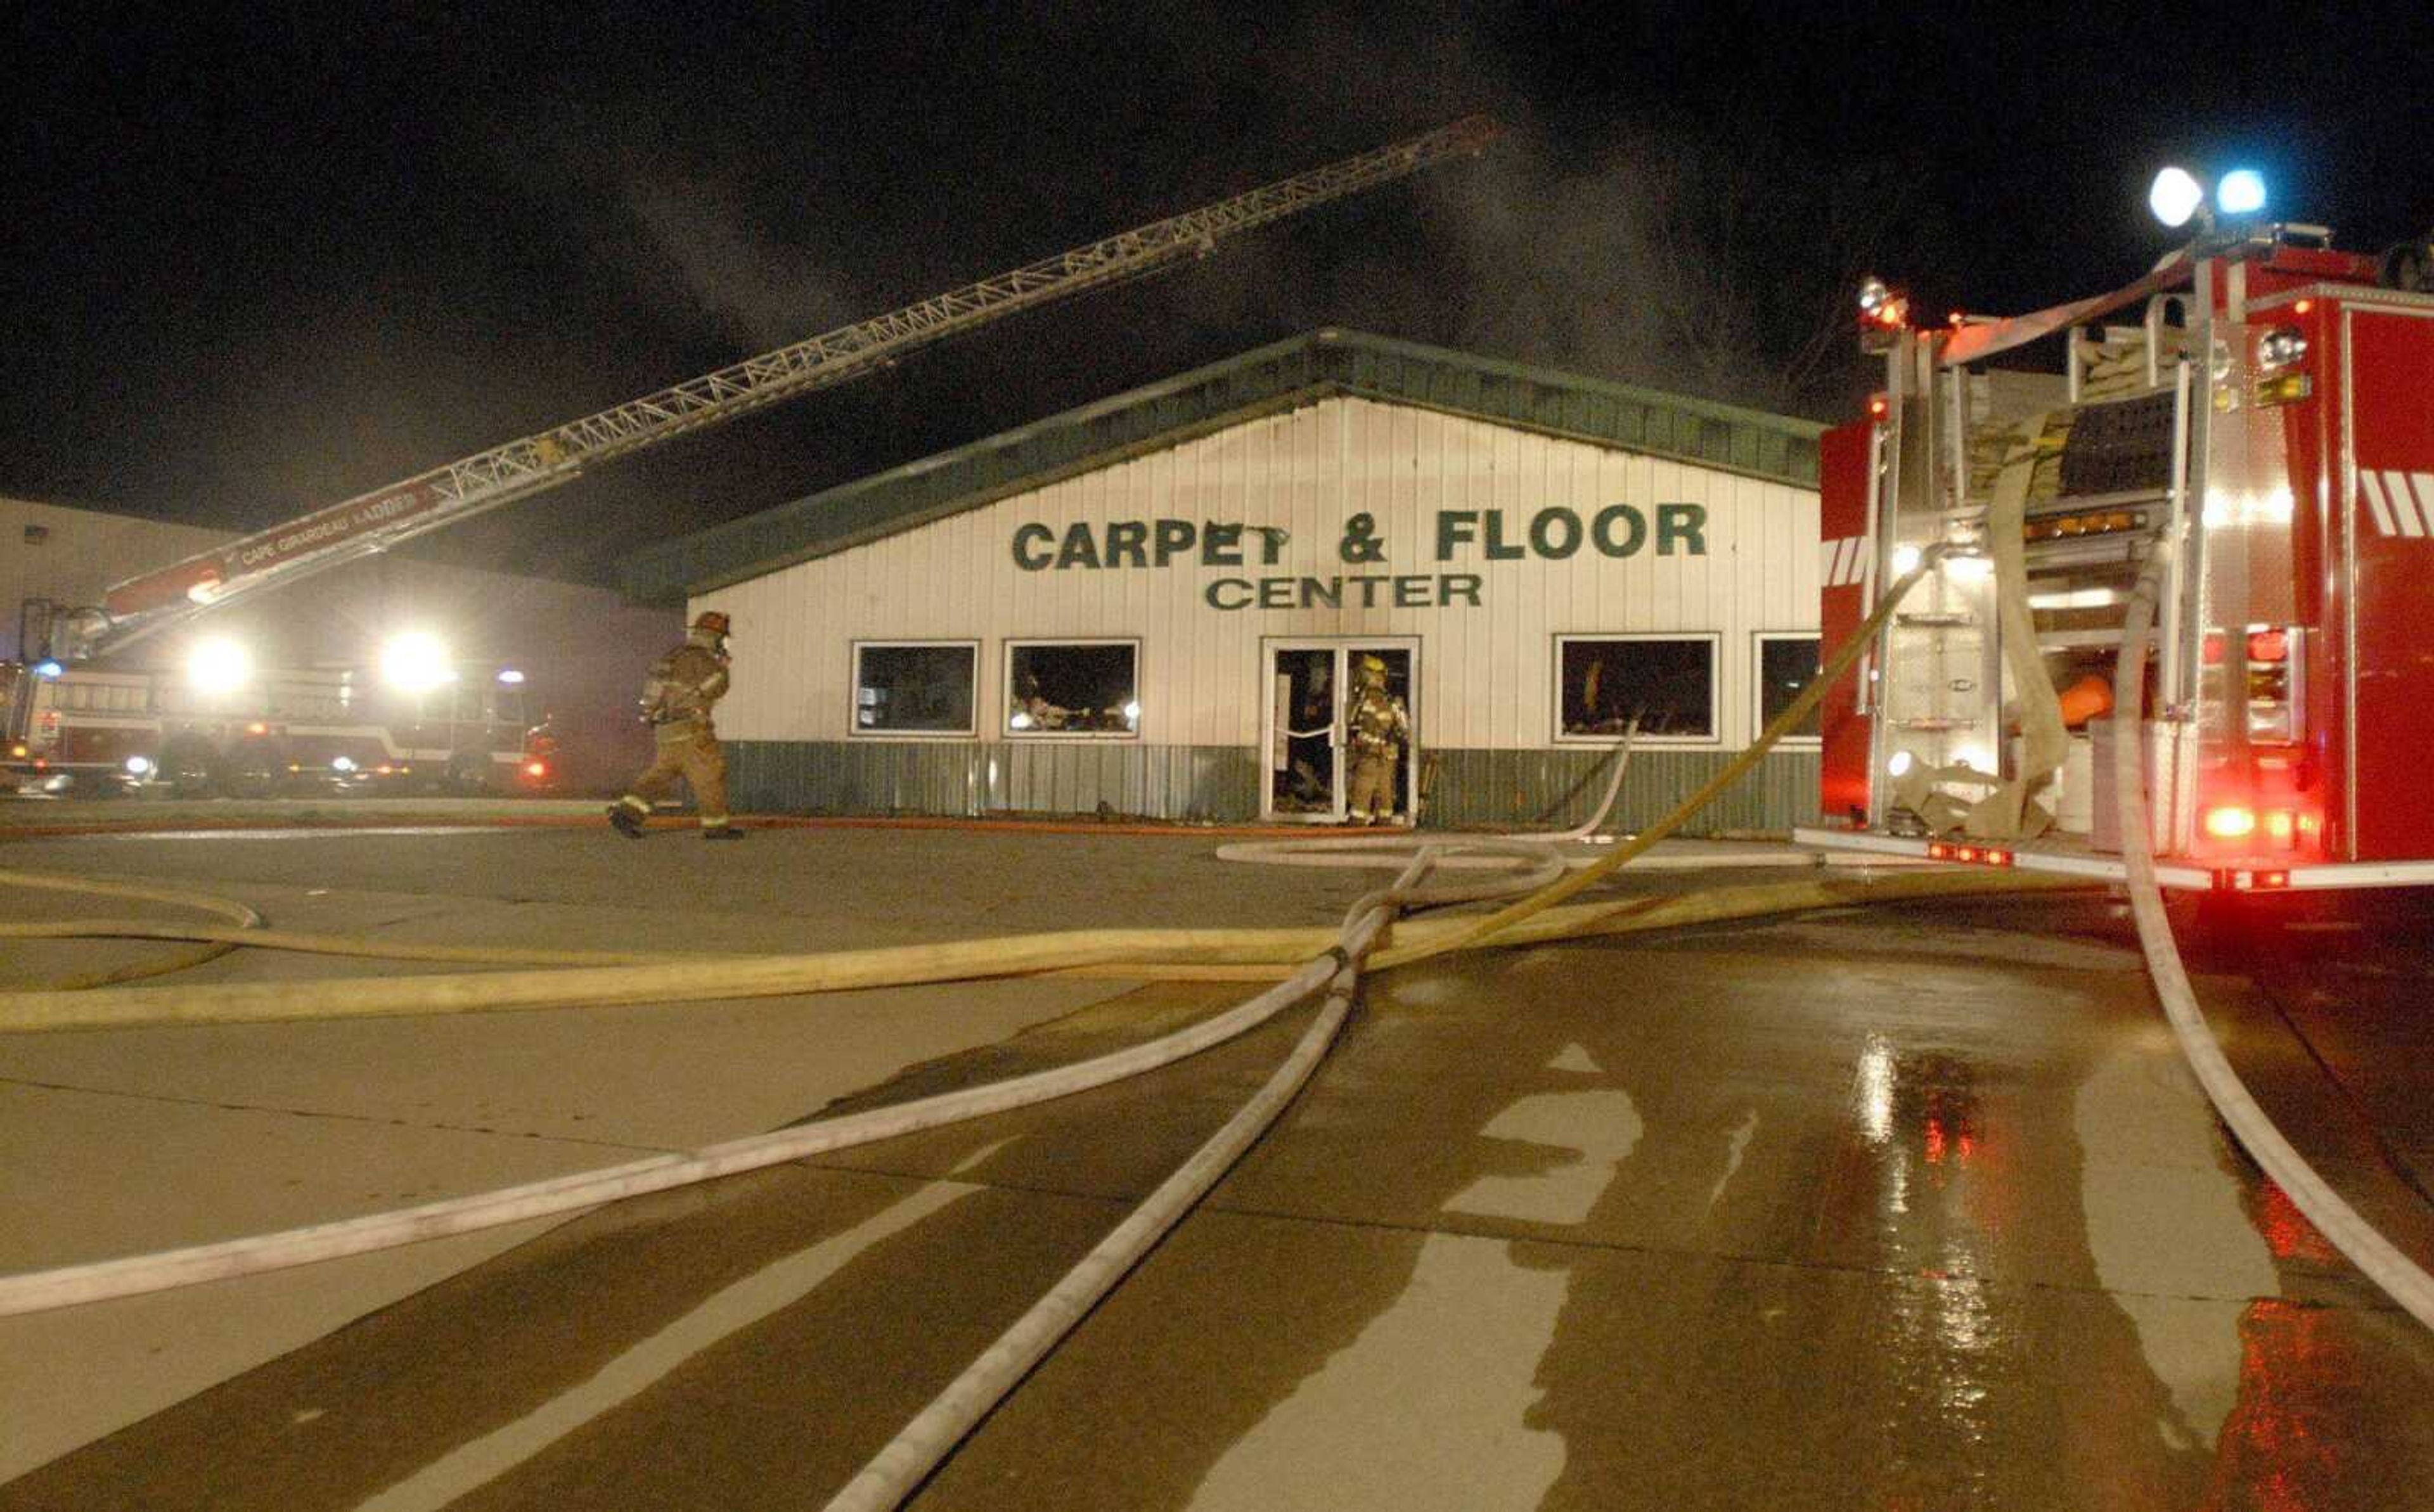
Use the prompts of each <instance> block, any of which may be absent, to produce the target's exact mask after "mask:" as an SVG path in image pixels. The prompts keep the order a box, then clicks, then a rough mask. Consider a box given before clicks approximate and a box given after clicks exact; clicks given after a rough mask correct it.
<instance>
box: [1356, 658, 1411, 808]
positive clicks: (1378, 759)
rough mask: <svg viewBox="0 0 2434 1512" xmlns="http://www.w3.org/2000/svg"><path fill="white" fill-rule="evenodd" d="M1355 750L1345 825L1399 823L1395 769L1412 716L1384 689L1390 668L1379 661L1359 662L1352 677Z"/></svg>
mask: <svg viewBox="0 0 2434 1512" xmlns="http://www.w3.org/2000/svg"><path fill="white" fill-rule="evenodd" d="M1344 722H1345V726H1346V730H1347V732H1348V733H1349V735H1350V738H1351V745H1352V788H1351V792H1350V794H1349V796H1348V798H1347V801H1346V806H1347V808H1348V810H1349V812H1348V813H1347V815H1346V823H1347V824H1393V823H1395V800H1396V798H1397V795H1398V794H1399V793H1400V791H1401V790H1400V789H1399V788H1398V787H1397V785H1396V782H1395V776H1396V772H1397V769H1398V768H1399V767H1400V766H1401V764H1402V759H1403V752H1404V750H1405V748H1406V747H1407V746H1409V744H1410V743H1411V739H1412V717H1411V715H1410V713H1409V712H1407V711H1406V710H1405V709H1404V707H1403V701H1402V700H1401V699H1399V698H1397V697H1396V696H1395V695H1394V694H1392V693H1390V692H1388V691H1387V690H1386V664H1385V662H1384V661H1382V660H1380V658H1378V657H1376V656H1363V657H1362V658H1361V664H1360V666H1359V668H1358V669H1357V670H1356V671H1354V673H1353V678H1352V705H1351V706H1350V707H1349V708H1347V709H1346V710H1345V711H1344Z"/></svg>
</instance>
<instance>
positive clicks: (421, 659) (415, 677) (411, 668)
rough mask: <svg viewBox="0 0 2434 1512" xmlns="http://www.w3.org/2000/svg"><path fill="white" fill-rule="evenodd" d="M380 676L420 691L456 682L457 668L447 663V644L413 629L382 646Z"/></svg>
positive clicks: (399, 686)
mask: <svg viewBox="0 0 2434 1512" xmlns="http://www.w3.org/2000/svg"><path fill="white" fill-rule="evenodd" d="M381 677H382V679H383V680H384V681H386V683H387V684H388V685H389V686H390V687H391V688H399V689H401V690H403V691H404V692H408V693H420V692H427V691H429V690H430V689H432V688H437V687H439V686H440V685H441V684H443V683H450V682H454V681H455V678H456V669H455V668H454V667H451V666H449V665H448V648H447V647H445V646H443V645H441V644H440V643H439V641H438V640H437V637H432V636H427V635H424V634H423V633H422V632H421V631H420V630H414V631H409V632H407V633H406V634H404V635H402V636H396V637H391V638H390V640H389V643H388V644H387V645H386V646H383V647H382V648H381Z"/></svg>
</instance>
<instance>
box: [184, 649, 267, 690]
mask: <svg viewBox="0 0 2434 1512" xmlns="http://www.w3.org/2000/svg"><path fill="white" fill-rule="evenodd" d="M186 681H187V682H189V683H192V684H193V685H194V686H195V688H196V690H197V691H198V692H204V693H226V692H229V691H231V690H232V689H235V688H243V687H244V686H245V685H246V684H248V683H249V682H251V681H253V655H252V654H251V653H249V652H248V651H247V650H246V649H245V648H244V647H243V646H241V645H238V644H237V643H236V642H235V641H233V640H231V639H229V638H228V637H225V636H214V637H212V638H211V639H209V640H206V641H204V642H202V643H201V644H200V645H197V647H196V648H195V649H194V651H193V652H192V653H190V654H188V655H187V657H186Z"/></svg>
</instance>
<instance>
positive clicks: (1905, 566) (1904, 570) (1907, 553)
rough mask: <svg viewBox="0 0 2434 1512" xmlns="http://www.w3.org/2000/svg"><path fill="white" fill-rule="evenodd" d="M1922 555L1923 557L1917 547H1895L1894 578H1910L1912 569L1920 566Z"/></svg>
mask: <svg viewBox="0 0 2434 1512" xmlns="http://www.w3.org/2000/svg"><path fill="white" fill-rule="evenodd" d="M1920 555H1921V552H1919V549H1918V548H1917V547H1915V546H1896V547H1894V576H1895V577H1908V576H1909V575H1910V573H1911V569H1914V568H1916V567H1917V566H1918V563H1919V557H1920Z"/></svg>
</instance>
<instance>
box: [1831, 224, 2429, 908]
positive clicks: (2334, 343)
mask: <svg viewBox="0 0 2434 1512" xmlns="http://www.w3.org/2000/svg"><path fill="white" fill-rule="evenodd" d="M2159 213H2161V210H2160V209H2159ZM2427 266H2428V263H2427V260H2426V249H2425V248H2423V247H2416V246H2410V247H2404V248H2401V249H2398V250H2396V251H2395V252H2394V253H2391V254H2387V255H2386V256H2385V257H2383V258H2382V259H2379V260H2378V259H2376V258H2372V257H2365V256H2359V255H2356V254H2352V253H2348V252H2344V251H2340V250H2337V249H2335V248H2334V247H2333V246H2332V245H2331V238H2330V235H2329V233H2327V232H2325V231H2323V230H2322V229H2316V228H2307V227H2299V226H2258V227H2253V228H2240V229H2233V230H2229V231H2218V230H2217V229H2215V228H2214V227H2213V226H2212V225H2211V224H2210V223H2209V224H2207V225H2206V226H2205V233H2204V234H2203V235H2202V236H2201V237H2200V238H2199V239H2198V240H2197V241H2196V242H2195V243H2193V244H2192V245H2191V246H2189V247H2187V248H2186V249H2185V250H2183V251H2181V252H2178V253H2176V254H2174V255H2173V256H2171V257H2169V258H2168V259H2166V260H2165V262H2164V263H2162V264H2161V265H2159V266H2158V267H2157V268H2156V269H2155V271H2154V272H2153V273H2151V275H2149V276H2148V277H2147V278H2145V279H2142V280H2138V281H2137V282H2135V283H2134V284H2131V285H2130V286H2128V287H2127V288H2124V289H2120V290H2117V291H2115V292H2113V293H2111V294H2107V295H2102V296H2099V297H2095V298H2090V299H2086V300H2083V301H2080V302H2078V303H2075V304H2071V305H2066V306H2063V307H2060V308H2057V309H2054V310H2048V311H2045V312H2042V313H2040V314H2033V315H2025V316H2020V317H2016V318H2010V319H1999V320H1980V319H1971V318H1967V317H1963V316H1958V315H1956V316H1954V317H1952V318H1951V320H1950V321H1949V322H1947V323H1945V324H1943V325H1940V326H1933V327H1929V328H1926V329H1921V328H1920V327H1919V326H1917V325H1915V324H1913V323H1912V322H1911V320H1910V319H1909V317H1908V312H1907V311H1906V310H1905V309H1904V308H1903V304H1904V301H1903V300H1902V298H1901V297H1900V296H1898V295H1897V294H1894V293H1893V292H1892V291H1889V290H1886V289H1884V288H1883V286H1882V285H1880V284H1877V283H1876V282H1875V281H1874V280H1871V285H1870V288H1869V289H1868V291H1867V292H1866V293H1864V294H1863V296H1862V306H1863V309H1864V310H1865V311H1866V312H1867V314H1866V316H1865V319H1864V322H1863V323H1864V324H1865V325H1866V326H1867V327H1869V328H1871V329H1872V330H1873V331H1874V332H1875V334H1874V337H1873V339H1872V340H1871V342H1870V345H1871V346H1872V347H1874V348H1878V349H1881V350H1882V351H1883V352H1884V355H1885V360H1886V382H1885V387H1884V389H1883V391H1882V392H1881V393H1880V394H1878V395H1877V397H1876V399H1874V400H1872V402H1871V404H1870V413H1869V415H1868V416H1867V417H1866V418H1864V419H1862V420H1860V421H1858V422H1855V423H1853V424H1849V425H1845V426H1843V427H1841V428H1840V429H1838V430H1835V431H1832V432H1829V433H1827V434H1826V437H1825V438H1824V441H1823V443H1822V447H1823V450H1822V456H1821V462H1822V467H1821V473H1822V478H1821V496H1822V498H1821V532H1820V534H1821V535H1822V536H1823V540H1822V542H1821V561H1822V564H1823V580H1822V582H1823V587H1822V599H1823V603H1822V615H1823V618H1822V626H1823V636H1824V640H1825V643H1826V645H1829V646H1830V645H1835V644H1837V643H1839V642H1840V641H1841V640H1842V639H1843V637H1847V636H1849V635H1851V634H1853V633H1854V632H1855V631H1856V630H1857V629H1858V627H1859V626H1860V624H1861V622H1862V621H1863V620H1865V619H1866V618H1867V617H1868V615H1869V614H1870V613H1871V612H1872V611H1873V610H1874V609H1875V608H1876V607H1877V602H1878V601H1877V596H1878V594H1879V592H1880V591H1881V590H1882V588H1883V587H1884V586H1887V585H1889V584H1891V583H1892V582H1893V581H1894V579H1896V578H1897V577H1898V576H1899V575H1900V574H1901V573H1902V572H1904V571H1905V570H1907V569H1910V568H1911V567H1912V566H1915V565H1916V563H1917V562H1918V561H1919V560H1920V553H1921V552H1925V551H1926V550H1927V549H1928V548H1929V547H1930V546H1932V545H1937V544H1941V545H1942V546H1943V547H1944V549H1945V551H1946V552H1950V553H1951V554H1948V555H1943V556H1940V557H1938V558H1937V559H1936V564H1935V566H1934V568H1933V569H1932V570H1931V571H1930V572H1929V574H1928V576H1927V577H1926V578H1925V579H1924V580H1923V581H1922V582H1921V583H1920V584H1919V586H1917V587H1916V588H1915V589H1913V590H1912V591H1911V594H1910V595H1909V597H1908V599H1907V600H1906V601H1905V602H1904V603H1901V604H1900V605H1898V606H1897V608H1896V610H1895V612H1894V615H1893V617H1892V618H1891V619H1890V620H1888V621H1887V622H1886V624H1885V625H1884V627H1883V628H1882V630H1881V631H1880V632H1879V634H1878V637H1877V641H1876V643H1875V644H1874V645H1873V646H1871V647H1870V649H1869V652H1868V654H1867V655H1866V657H1865V658H1864V659H1863V660H1862V661H1861V662H1860V664H1859V665H1858V667H1857V668H1855V670H1854V671H1853V672H1852V673H1851V674H1850V675H1849V676H1847V677H1846V678H1845V679H1843V681H1842V683H1841V684H1840V685H1839V686H1837V687H1835V688H1832V689H1831V690H1830V693H1829V695H1828V697H1827V699H1826V703H1825V705H1823V709H1822V735H1823V747H1824V753H1823V777H1822V787H1821V809H1822V812H1823V815H1824V822H1823V824H1821V825H1820V826H1819V827H1817V828H1814V829H1802V830H1800V831H1799V832H1798V836H1799V838H1800V839H1801V840H1803V841H1808V842H1810V843H1814V844H1819V845H1829V846H1838V847H1844V848H1857V849H1864V850H1874V851H1880V852H1890V853H1897V854H1907V855H1923V856H1933V857H1937V858H1950V859H1962V860H1976V861H1980V862H1991V863H1993V864H1997V865H2014V866H2018V867H2022V868H2037V869H2044V870H2050V871H2059V872H2070V873H2079V874H2083V875H2099V876H2118V875H2122V866H2121V861H2120V858H2119V836H2118V833H2117V821H2116V819H2115V808H2114V795H2113V792H2112V784H2111V773H2112V772H2113V770H2114V767H2113V757H2112V755H2111V738H2112V731H2113V727H2114V720H2113V718H2112V715H2111V712H2110V710H2111V695H2110V692H2109V688H2110V684H2111V679H2112V674H2113V671H2114V670H2115V669H2114V664H2115V661H2116V659H2117V653H2118V647H2119V644H2120V640H2121V632H2122V619H2123V615H2124V612H2125V605H2126V604H2127V603H2128V600H2129V598H2130V590H2131V588H2132V586H2133V584H2134V581H2135V580H2136V579H2137V577H2138V575H2139V574H2140V572H2141V571H2142V569H2145V568H2146V567H2147V566H2148V564H2149V563H2150V561H2151V560H2153V561H2154V563H2155V565H2156V567H2157V568H2158V569H2159V570H2160V571H2161V573H2162V577H2161V584H2162V588H2163V591H2162V593H2161V595H2160V598H2159V610H2158V627H2157V631H2156V636H2155V649H2154V652H2153V654H2152V661H2151V666H2150V668H2149V670H2148V678H2147V683H2148V695H2147V696H2148V706H2147V707H2146V708H2145V709H2143V710H2142V711H2141V714H2142V716H2143V722H2142V728H2143V729H2144V731H2145V738H2144V746H2145V751H2144V759H2145V762H2146V767H2147V771H2148V773H2149V783H2150V792H2151V797H2152V799H2153V806H2152V807H2153V815H2154V826H2155V835H2154V841H2155V851H2156V854H2157V856H2158V858H2159V862H2160V866H2159V870H2160V873H2161V876H2162V880H2163V881H2164V883H2165V885H2167V886H2168V887H2179V888H2184V889H2208V890H2231V891H2254V890H2279V889H2308V888H2346V887H2387V886H2402V885H2410V884H2420V883H2426V882H2434V782H2428V781H2427V780H2426V778H2425V774H2424V773H2421V772H2420V771H2419V768H2420V767H2421V766H2422V765H2424V764H2425V763H2426V762H2427V760H2428V759H2429V756H2434V280H2429V279H2428V278H2427V276H2426V272H2425V270H2426V268H2427ZM2056 348H2059V349H2058V351H2057V350H2056ZM2039 351H2045V352H2048V353H2051V354H2052V356H2055V357H2058V358H2059V362H2058V363H2057V362H2055V361H2052V360H2050V358H2048V360H2047V361H2046V362H2045V363H2044V364H2043V365H2042V370H2037V369H2036V368H2032V367H2031V366H2030V365H2027V363H2026V362H2024V359H2033V358H2034V357H2035V355H2036V354H2037V353H2038V352H2039ZM2057 367H2058V368H2059V370H2058V371H2057V370H2055V369H2056V368H2057ZM2024 445H2032V446H2033V447H2034V449H2035V456H2034V460H2033V463H2032V466H2033V467H2034V469H2035V470H2034V472H2033V473H2032V474H2031V482H2030V484H2029V487H2028V490H2027V496H2026V502H2025V505H2024V506H2023V509H2022V513H2021V516H2020V518H2021V524H2020V525H2019V526H2018V531H2019V539H2018V541H2017V542H2016V543H1998V542H1995V541H1992V540H1991V539H1989V537H1988V534H1987V531H1988V523H1987V522H1988V504H1989V499H1990V497H1991V495H1992V493H1993V488H1994V483H1995V480H1996V478H1997V474H1998V471H1999V468H2000V467H2001V466H2002V465H2003V464H2002V463H2001V462H2000V461H1999V460H1998V458H1997V452H2002V451H2004V450H2005V449H2006V448H2008V456H2009V458H2010V461H2011V465H2013V466H2021V465H2023V461H2022V453H2021V449H2022V447H2023V446H2024ZM2007 518H2008V517H2007ZM2012 544H2016V545H2017V547H2018V551H2019V556H2020V559H2021V561H2022V562H2023V563H2024V564H2025V577H2026V586H2027V595H2026V601H2025V602H2026V603H2027V605H2028V615H2027V619H2028V620H2029V622H2027V623H2019V622H2017V620H2019V618H2020V617H2019V614H2018V611H2017V609H2016V607H2015V608H2014V610H2013V612H2012V613H2011V614H2010V615H2009V616H2008V617H2007V616H2006V615H2005V613H2004V609H2003V604H2004V595H2003V594H2002V593H2001V592H1999V591H1998V588H1997V582H1996V579H1997V575H1998V573H1997V561H1998V559H1999V558H2001V557H2002V556H2003V555H2004V554H2005V551H1997V550H1996V549H1995V548H1997V546H2002V547H2004V548H2005V549H2006V551H2007V550H2008V548H2009V546H2010V545H2012ZM2012 602H2013V603H2014V604H2015V605H2016V603H2018V602H2019V601H2018V600H2016V599H2014V600H2013V601H2012ZM2007 618H2008V620H2010V621H2011V622H2006V621H2007ZM2005 637H2034V645H2035V648H2036V652H2037V659H2038V660H2040V661H2041V662H2042V664H2043V667H2044V670H2045V674H2046V676H2047V677H2048V678H2049V679H2050V680H2051V683H2052V685H2053V687H2054V688H2055V689H2056V690H2057V691H2059V692H2061V693H2062V695H2063V697H2062V705H2063V709H2064V714H2065V722H2068V723H2075V725H2076V727H2072V728H2069V729H2068V731H2067V734H2068V755H2067V756H2066V757H2065V760H2064V762H2063V764H2062V767H2061V770H2060V772H2059V773H2058V776H2057V777H2056V779H2055V780H2054V781H2053V782H2052V783H2051V784H2050V785H2049V786H2048V788H2047V789H2046V790H2045V792H2044V795H2043V797H2042V798H2041V803H2042V804H2043V805H2045V806H2046V807H2048V809H2049V810H2050V811H2051V812H2052V813H2053V815H2054V820H2055V822H2054V824H2053V825H2052V826H2051V828H2050V829H2049V830H2048V831H2047V832H2046V833H2045V834H2044V835H2042V836H2039V837H2036V838H2033V839H2025V840H1989V839H1986V838H1984V837H1983V836H1979V837H1972V836H1970V835H1968V834H1965V833H1958V832H1947V833H1940V834H1939V833H1934V832H1930V826H1929V825H1928V824H1926V823H1924V822H1923V820H1922V816H1921V815H1920V813H1919V812H1918V811H1917V809H1916V807H1915V805H1914V802H1905V799H1906V798H1907V799H1910V800H1915V799H1916V798H1917V796H1918V794H1919V791H1920V787H1919V783H1918V780H1917V778H1916V777H1914V776H1913V775H1912V774H1913V773H1949V772H1952V771H1955V770H1956V769H1959V768H1963V767H1966V768H1969V769H1971V770H1973V771H1975V772H1980V773H1986V774H1987V776H1988V778H1989V779H1990V780H1994V779H2000V778H2018V777H2020V776H2021V775H2022V773H2019V772H2018V771H2016V770H2015V767H2016V764H2017V761H2018V743H2017V742H2016V741H2015V740H2014V738H2013V737H2014V733H2015V731H2016V728H2017V722H2018V708H2019V705H2018V700H2019V697H2020V694H2021V692H2022V688H2021V686H2020V678H2019V676H2018V675H2017V672H2016V671H2015V669H2016V668H2018V667H2019V666H2020V665H2021V663H2020V661H2019V660H2017V659H2014V660H2012V661H2011V662H2010V663H2009V664H2008V665H2007V661H2006V658H2005V656H2004V655H2003V654H2002V650H2001V648H2002V643H2003V640H2004V638H2005ZM2039 691H2040V696H2042V692H2041V690H2039ZM2031 775H2033V774H2031ZM1905 778H1910V779H1911V780H1910V781H1908V782H1905V780H1904V779H1905ZM1969 786H1970V785H1969V784H1967V783H1966V782H1964V783H1963V784H1962V785H1961V788H1960V790H1955V796H1957V797H1961V798H1966V797H1967V796H1968V792H1967V791H1966V789H1967V788H1968V787H1969ZM1946 812H1947V813H1948V812H1949V810H1948V809H1947V810H1946Z"/></svg>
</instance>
